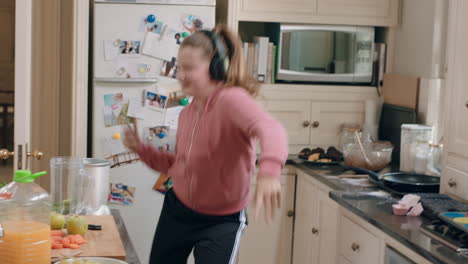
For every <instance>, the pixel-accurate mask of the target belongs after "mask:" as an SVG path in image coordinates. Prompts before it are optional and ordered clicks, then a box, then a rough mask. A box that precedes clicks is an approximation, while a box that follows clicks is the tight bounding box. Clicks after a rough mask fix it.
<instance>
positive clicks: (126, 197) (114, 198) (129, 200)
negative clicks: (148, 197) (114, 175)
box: [108, 183, 135, 205]
mask: <svg viewBox="0 0 468 264" xmlns="http://www.w3.org/2000/svg"><path fill="white" fill-rule="evenodd" d="M108 201H109V203H114V204H121V205H133V204H134V203H135V187H130V186H127V185H124V184H122V183H111V184H110V193H109V197H108Z"/></svg>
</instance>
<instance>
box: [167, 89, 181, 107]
mask: <svg viewBox="0 0 468 264" xmlns="http://www.w3.org/2000/svg"><path fill="white" fill-rule="evenodd" d="M184 98H186V96H185V95H184V94H183V93H182V92H171V93H169V94H168V96H167V101H166V109H167V108H171V107H176V106H180V105H181V100H182V99H184Z"/></svg>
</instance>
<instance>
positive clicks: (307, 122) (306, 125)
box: [302, 121, 310, 127]
mask: <svg viewBox="0 0 468 264" xmlns="http://www.w3.org/2000/svg"><path fill="white" fill-rule="evenodd" d="M308 126H310V122H309V121H304V122H302V127H308Z"/></svg>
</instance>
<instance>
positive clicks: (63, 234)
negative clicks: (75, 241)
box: [50, 230, 65, 237]
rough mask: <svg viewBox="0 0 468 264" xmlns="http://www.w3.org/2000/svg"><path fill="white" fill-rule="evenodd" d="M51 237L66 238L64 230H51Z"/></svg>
mask: <svg viewBox="0 0 468 264" xmlns="http://www.w3.org/2000/svg"><path fill="white" fill-rule="evenodd" d="M50 235H51V236H61V237H63V236H65V233H63V231H62V230H51V231H50Z"/></svg>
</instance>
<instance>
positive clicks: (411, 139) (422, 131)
mask: <svg viewBox="0 0 468 264" xmlns="http://www.w3.org/2000/svg"><path fill="white" fill-rule="evenodd" d="M431 136H432V126H426V125H416V124H403V125H402V126H401V144H400V171H404V172H413V171H414V164H415V160H414V159H415V157H416V156H415V155H416V153H415V148H416V147H417V146H416V145H417V144H419V142H421V141H425V142H426V144H427V142H428V141H430V140H431Z"/></svg>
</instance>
